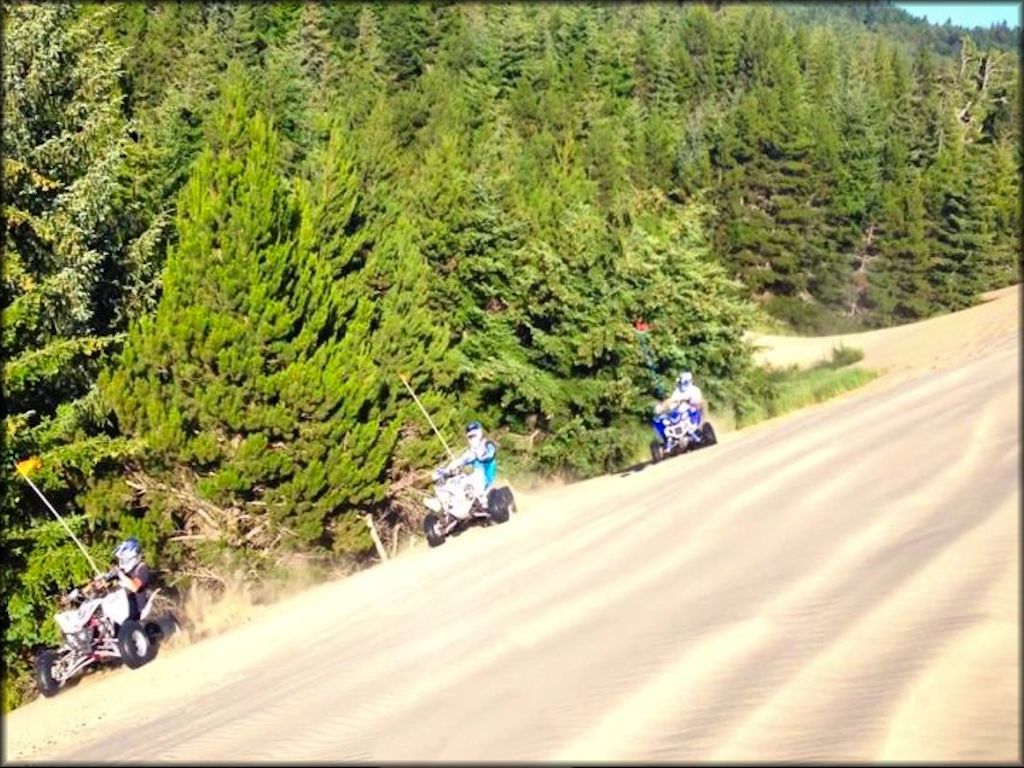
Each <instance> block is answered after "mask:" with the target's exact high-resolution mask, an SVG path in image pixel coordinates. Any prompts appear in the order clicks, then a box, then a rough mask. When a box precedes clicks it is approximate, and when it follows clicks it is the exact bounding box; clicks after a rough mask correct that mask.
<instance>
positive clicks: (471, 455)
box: [440, 421, 498, 509]
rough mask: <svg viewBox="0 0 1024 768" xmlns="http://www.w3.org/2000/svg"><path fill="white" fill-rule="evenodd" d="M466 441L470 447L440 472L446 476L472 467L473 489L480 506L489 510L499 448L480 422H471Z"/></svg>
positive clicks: (468, 426) (467, 429)
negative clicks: (489, 497)
mask: <svg viewBox="0 0 1024 768" xmlns="http://www.w3.org/2000/svg"><path fill="white" fill-rule="evenodd" d="M466 440H467V442H468V443H469V447H468V448H466V450H465V451H464V452H463V453H462V455H461V456H456V457H455V458H454V459H453V460H452V461H451V462H449V463H448V465H447V466H446V467H445V468H444V470H440V472H441V473H442V474H444V473H450V472H453V471H455V470H458V469H461V468H462V467H472V468H473V472H472V474H471V476H470V477H471V482H472V483H473V489H474V491H475V493H476V496H477V498H478V499H479V500H480V504H481V505H482V506H483V508H484V509H487V492H488V491H489V490H490V488H491V486H493V485H494V477H495V475H496V474H497V472H498V460H497V453H498V448H497V446H496V445H495V444H494V442H493V441H492V440H489V439H487V438H486V437H485V436H484V428H483V426H482V425H481V424H480V422H479V421H471V422H470V423H469V425H467V427H466Z"/></svg>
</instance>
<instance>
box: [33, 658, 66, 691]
mask: <svg viewBox="0 0 1024 768" xmlns="http://www.w3.org/2000/svg"><path fill="white" fill-rule="evenodd" d="M57 658H58V654H57V652H56V651H53V650H50V649H47V650H45V651H40V652H39V654H38V655H37V656H36V661H35V673H36V688H38V689H39V692H40V693H41V694H43V696H46V697H47V698H49V697H50V696H54V695H56V693H57V691H59V690H60V687H61V684H60V683H59V682H58V681H57V680H56V679H55V678H54V676H53V665H54V663H55V662H56V661H57Z"/></svg>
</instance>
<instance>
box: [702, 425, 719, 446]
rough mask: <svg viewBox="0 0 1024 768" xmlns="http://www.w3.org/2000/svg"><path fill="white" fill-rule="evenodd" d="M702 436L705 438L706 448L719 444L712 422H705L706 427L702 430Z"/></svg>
mask: <svg viewBox="0 0 1024 768" xmlns="http://www.w3.org/2000/svg"><path fill="white" fill-rule="evenodd" d="M700 432H701V434H702V435H703V436H704V440H703V441H702V442H703V445H704V446H705V447H707V446H709V445H714V444H715V443H717V442H718V437H717V436H716V435H715V428H714V427H712V426H711V422H710V421H705V422H704V425H703V426H702V427H701V428H700Z"/></svg>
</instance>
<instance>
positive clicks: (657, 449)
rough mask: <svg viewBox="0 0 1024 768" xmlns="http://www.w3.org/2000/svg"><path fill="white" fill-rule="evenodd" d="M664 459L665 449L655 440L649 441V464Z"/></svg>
mask: <svg viewBox="0 0 1024 768" xmlns="http://www.w3.org/2000/svg"><path fill="white" fill-rule="evenodd" d="M663 458H665V449H664V447H662V445H661V443H659V442H658V441H657V440H651V463H652V464H657V463H658V462H659V461H661V460H662V459H663Z"/></svg>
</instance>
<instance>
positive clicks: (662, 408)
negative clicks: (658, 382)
mask: <svg viewBox="0 0 1024 768" xmlns="http://www.w3.org/2000/svg"><path fill="white" fill-rule="evenodd" d="M704 408H705V406H704V396H703V394H702V393H701V391H700V387H698V386H697V385H696V384H694V383H693V374H692V373H690V371H683V372H682V373H680V374H679V376H678V378H676V386H675V389H673V390H672V392H670V393H669V396H668V397H666V398H665V399H664V400H662V401H661V402H660V403H658V405H657V406H655V409H654V412H655V414H656V415H658V416H661V415H662V414H671V413H673V412H676V413H679V414H680V415H681V416H682V417H683V418H687V419H689V421H690V424H691V426H692V428H693V429H696V428H697V427H699V426H700V424H701V422H702V421H703V418H704ZM673 423H675V422H673ZM655 429H656V431H657V432H658V436H659V437H660V438H661V440H662V442H664V441H665V434H664V430H663V428H661V427H660V424H658V422H657V421H656V426H655Z"/></svg>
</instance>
